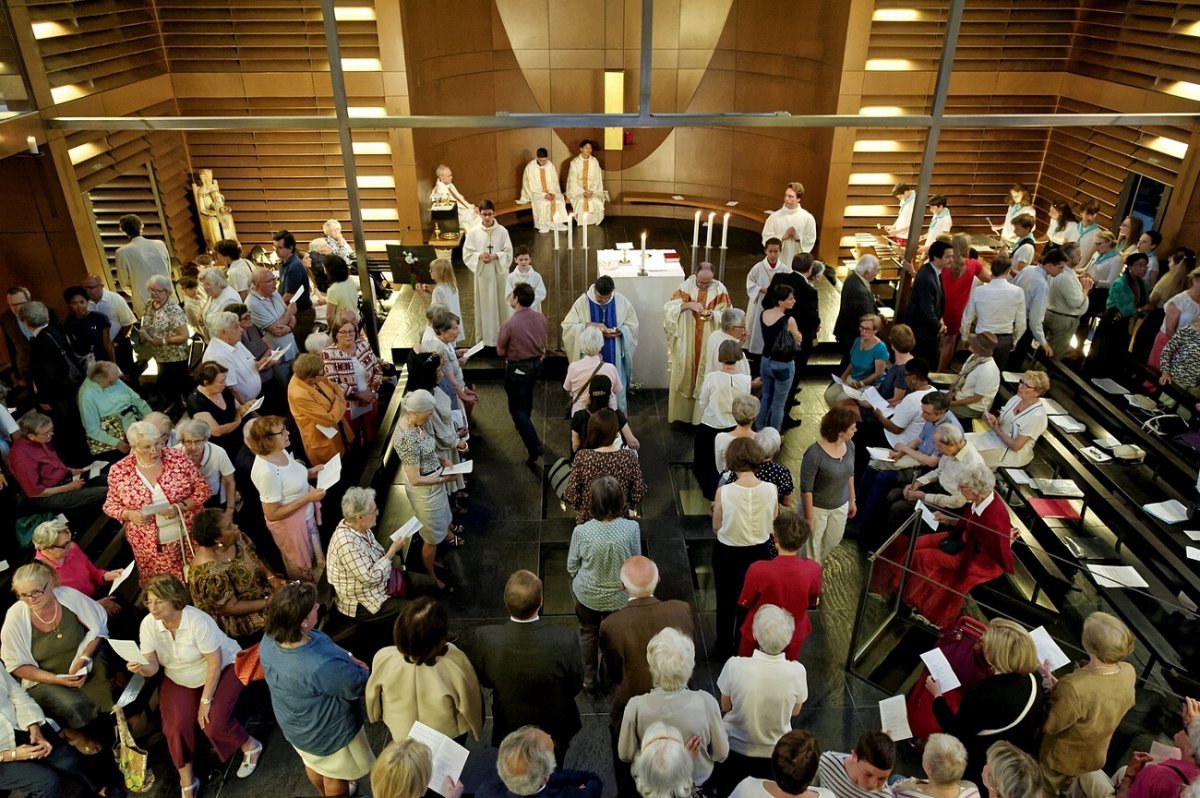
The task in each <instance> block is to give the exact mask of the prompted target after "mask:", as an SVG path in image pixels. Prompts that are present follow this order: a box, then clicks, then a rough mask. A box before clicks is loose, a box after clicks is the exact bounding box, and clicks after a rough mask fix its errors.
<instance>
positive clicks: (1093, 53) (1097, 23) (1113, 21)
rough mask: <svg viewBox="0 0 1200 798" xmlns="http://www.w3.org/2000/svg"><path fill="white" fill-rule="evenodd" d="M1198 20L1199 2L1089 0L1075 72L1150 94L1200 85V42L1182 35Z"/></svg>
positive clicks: (1075, 54)
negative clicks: (1178, 84)
mask: <svg viewBox="0 0 1200 798" xmlns="http://www.w3.org/2000/svg"><path fill="white" fill-rule="evenodd" d="M1198 19H1200V4H1198V3H1195V2H1187V3H1177V2H1156V1H1155V0H1126V2H1122V3H1111V2H1109V3H1102V2H1096V0H1090V2H1086V3H1085V4H1084V11H1083V12H1082V20H1083V21H1082V24H1080V26H1079V27H1078V29H1077V32H1076V41H1075V48H1074V50H1073V52H1072V58H1071V64H1070V71H1071V72H1075V73H1077V74H1081V75H1088V76H1090V77H1095V78H1099V79H1101V80H1110V81H1113V82H1115V83H1122V84H1124V85H1127V86H1137V87H1139V88H1147V89H1152V88H1156V87H1159V86H1158V84H1159V81H1169V82H1173V81H1179V80H1183V81H1188V82H1191V83H1200V56H1198V52H1200V38H1197V37H1196V36H1189V35H1186V34H1184V33H1183V32H1182V31H1181V28H1183V27H1184V26H1185V25H1187V24H1190V23H1193V22H1196V21H1197V20H1198Z"/></svg>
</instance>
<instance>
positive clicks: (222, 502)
mask: <svg viewBox="0 0 1200 798" xmlns="http://www.w3.org/2000/svg"><path fill="white" fill-rule="evenodd" d="M177 432H178V434H179V444H178V446H177V448H179V449H182V450H183V451H184V453H185V454H187V456H188V457H190V458H191V460H192V464H193V465H195V466H196V468H198V469H199V470H200V476H202V477H204V481H205V482H207V483H208V489H209V490H211V491H212V496H210V497H209V500H208V502H206V504H208V505H209V506H210V507H222V506H223V507H224V509H225V512H227V513H228V514H229V515H230V516H232V515H233V505H234V502H235V501H236V500H237V489H236V488H235V487H234V484H233V475H234V473H235V471H236V469H234V467H233V462H232V461H231V460H230V459H229V455H228V454H227V453H226V451H225V450H224V449H222V448H221V447H220V446H216V445H214V444H213V443H211V442H210V441H209V440H208V439H209V438H211V437H212V427H210V426H208V424H207V423H206V422H204V421H201V420H200V419H198V418H189V419H187V420H186V421H181V422H180V423H179V427H178V429H177Z"/></svg>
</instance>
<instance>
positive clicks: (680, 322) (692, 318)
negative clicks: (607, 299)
mask: <svg viewBox="0 0 1200 798" xmlns="http://www.w3.org/2000/svg"><path fill="white" fill-rule="evenodd" d="M729 307H730V302H729V292H728V291H726V290H725V286H724V285H723V284H722V283H721V282H720V281H719V280H716V279H714V278H713V266H712V264H711V263H701V264H700V265H699V266H698V267H697V268H696V273H695V274H693V275H692V276H691V277H689V278H687V279H686V280H684V281H683V282H682V283H681V284H680V286H679V288H677V289H675V293H674V294H672V295H671V299H670V301H668V302H667V304H666V305H664V306H663V330H664V331H665V332H666V334H667V351H668V352H669V353H670V364H671V383H670V385H671V390H670V393H668V394H667V421H683V422H686V423H688V424H699V423H700V405H699V399H700V389H701V388H702V387H703V386H704V374H705V361H704V353H705V346H706V344H707V342H708V337H709V336H710V335H712V334H713V332H715V331H717V330H718V329H719V328H720V326H721V315H722V314H723V313H724V312H725V311H726V310H728V309H729ZM744 359H745V358H743V360H744Z"/></svg>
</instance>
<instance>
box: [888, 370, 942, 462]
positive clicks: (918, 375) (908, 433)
mask: <svg viewBox="0 0 1200 798" xmlns="http://www.w3.org/2000/svg"><path fill="white" fill-rule="evenodd" d="M904 382H905V384H906V385H907V386H908V393H906V394H904V398H903V399H901V400H900V404H898V405H896V407H895V408H894V409H893V410H892V414H891V415H890V416H885V415H884V414H883V411H882V410H880V409H879V408H875V418H877V419H879V423H880V424H882V425H883V434H884V435H885V436H886V437H887V442H888V446H890V447H892V448H893V449H894V448H896V447H897V446H899V445H900V444H901V443H907V442H908V441H911V440H912V439H913V438H919V437H920V436H921V430H922V429H923V428H924V427H925V417H924V416H922V415H921V397H922V396H924V395H925V394H927V393H929V392H930V391H933V390H936V389H935V388H934V387H933V386H932V385H930V384H929V363H928V362H927V361H926V360H924V359H922V358H919V357H914V358H913V359H912V360H910V361H908V364H907V365H906V366H905V367H904Z"/></svg>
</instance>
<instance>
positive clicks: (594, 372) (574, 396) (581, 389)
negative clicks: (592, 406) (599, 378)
mask: <svg viewBox="0 0 1200 798" xmlns="http://www.w3.org/2000/svg"><path fill="white" fill-rule="evenodd" d="M596 357H600V356H599V355H597V356H596ZM603 367H604V358H602V357H600V362H599V363H597V364H596V368H594V369H592V373H591V374H589V375H588V378H587V379H586V380H584V381H583V385H580V386H579V390H577V391H576V392H575V393H573V394H571V404H575V403H576V402H578V401H579V397H580V396H583V392H584V391H586V390H587V388H588V386H589V385H591V384H592V377H595V376H596V375H597V374H599V373H600V369H601V368H603Z"/></svg>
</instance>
